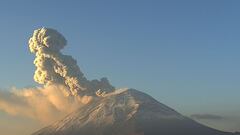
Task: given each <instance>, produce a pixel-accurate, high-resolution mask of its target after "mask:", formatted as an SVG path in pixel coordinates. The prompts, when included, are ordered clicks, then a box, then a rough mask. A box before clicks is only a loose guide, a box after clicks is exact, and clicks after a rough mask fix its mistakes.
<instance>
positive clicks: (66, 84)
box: [0, 28, 115, 123]
mask: <svg viewBox="0 0 240 135" xmlns="http://www.w3.org/2000/svg"><path fill="white" fill-rule="evenodd" d="M66 45H67V41H66V39H65V38H64V37H63V36H62V35H61V34H60V33H59V32H57V31H56V30H54V29H50V28H40V29H37V30H35V31H34V33H33V35H32V37H31V38H30V39H29V49H30V52H31V53H34V54H35V56H36V58H35V60H34V64H35V66H36V71H35V74H34V80H35V81H36V82H38V83H39V84H42V85H43V86H41V87H37V88H36V87H33V88H25V89H17V88H14V89H9V90H0V111H4V112H6V113H8V114H10V115H18V116H24V117H29V118H32V119H36V120H38V121H40V122H44V123H49V122H52V121H54V120H57V119H59V118H62V117H63V116H65V115H67V114H69V113H70V112H72V111H74V110H76V109H78V108H79V107H81V106H82V105H85V104H88V103H89V102H91V101H93V100H94V98H97V97H102V96H104V95H105V94H107V93H108V92H111V91H113V90H115V88H114V87H113V86H112V85H111V84H110V83H109V81H108V80H107V78H101V79H100V80H91V81H90V80H87V79H86V77H85V76H84V74H83V73H82V72H81V70H80V68H79V67H78V65H77V61H76V60H74V59H73V58H72V57H71V56H69V55H64V54H62V53H61V49H63V48H64V47H65V46H66Z"/></svg>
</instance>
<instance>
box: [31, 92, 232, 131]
mask: <svg viewBox="0 0 240 135" xmlns="http://www.w3.org/2000/svg"><path fill="white" fill-rule="evenodd" d="M133 134H135V135H143V134H144V135H160V134H165V135H181V134H182V135H229V134H228V133H223V132H219V131H217V130H214V129H211V128H208V127H205V126H203V125H200V124H198V123H196V122H195V121H192V120H190V119H188V118H186V117H184V116H182V115H181V114H179V113H178V112H176V111H175V110H173V109H171V108H169V107H167V106H165V105H164V104H161V103H159V102H158V101H157V100H155V99H153V98H152V97H150V96H149V95H147V94H144V93H142V92H140V91H137V90H133V89H119V90H117V91H115V92H112V93H108V94H104V95H103V96H102V97H100V98H98V99H95V101H93V102H91V103H89V104H88V105H85V106H82V107H80V108H79V109H78V110H76V111H75V112H73V113H71V114H69V115H68V116H66V117H65V118H64V119H62V120H61V121H58V122H56V123H54V124H53V125H50V126H49V127H46V128H44V129H42V130H40V131H38V132H36V133H34V134H33V135H133Z"/></svg>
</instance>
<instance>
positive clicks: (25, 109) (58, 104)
mask: <svg viewBox="0 0 240 135" xmlns="http://www.w3.org/2000/svg"><path fill="white" fill-rule="evenodd" d="M68 95H69V90H68V89H67V88H66V87H65V86H62V85H49V86H45V87H39V88H26V89H16V88H12V89H11V91H10V92H9V91H6V90H5V91H3V90H2V91H0V110H3V111H5V112H7V113H8V114H11V115H19V116H24V117H29V118H32V119H35V120H39V121H41V122H44V123H49V122H51V121H53V120H56V119H59V118H61V117H63V116H65V115H66V114H68V113H71V112H72V111H74V110H75V109H77V108H78V107H81V105H84V104H87V103H88V102H90V101H91V100H92V97H91V96H83V97H81V98H79V97H77V96H68Z"/></svg>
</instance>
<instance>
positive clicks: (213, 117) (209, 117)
mask: <svg viewBox="0 0 240 135" xmlns="http://www.w3.org/2000/svg"><path fill="white" fill-rule="evenodd" d="M190 117H191V118H193V119H196V120H222V119H223V117H222V116H220V115H215V114H192V115H191V116H190Z"/></svg>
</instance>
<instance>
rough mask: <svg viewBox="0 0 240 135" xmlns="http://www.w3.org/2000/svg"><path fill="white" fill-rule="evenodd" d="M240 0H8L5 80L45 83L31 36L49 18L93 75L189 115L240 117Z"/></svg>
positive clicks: (0, 76)
mask: <svg viewBox="0 0 240 135" xmlns="http://www.w3.org/2000/svg"><path fill="white" fill-rule="evenodd" d="M239 6H240V2H239V1H237V0H235V1H234V0H232V1H227V0H225V1H223V0H212V1H209V0H201V1H192V0H188V1H187V0H183V1H177V0H176V1H173V0H170V1H167V0H166V1H157V0H156V1H142V0H137V1H73V0H72V1H65V2H63V1H57V0H56V1H48V0H41V1H35V2H34V1H24V2H22V1H1V2H0V17H1V20H0V37H1V40H0V44H1V49H0V61H1V66H0V88H3V89H7V88H9V87H12V86H15V87H19V88H22V87H28V86H35V85H37V84H36V83H35V82H34V81H33V79H32V78H33V77H32V76H33V74H34V70H35V67H34V65H33V64H32V62H33V59H34V56H33V55H32V54H30V52H29V50H28V39H29V37H30V36H31V34H32V32H33V30H34V29H36V28H39V27H43V26H44V27H51V28H54V29H57V30H58V31H59V32H61V33H62V34H63V35H64V36H65V37H66V39H67V40H68V46H66V48H65V49H64V51H63V52H64V53H65V54H69V55H72V56H73V57H74V58H75V59H77V61H78V64H79V66H80V67H81V69H82V71H83V72H84V73H85V75H86V77H88V78H89V79H95V78H101V77H103V76H106V77H108V78H109V80H110V81H111V83H112V84H113V85H115V86H117V87H132V88H136V89H139V90H141V91H144V92H146V93H148V94H150V95H151V96H153V97H155V98H156V99H158V100H159V101H161V102H163V103H165V104H167V105H169V106H171V107H173V108H175V109H176V110H178V111H179V112H181V113H183V114H185V115H191V114H195V113H200V114H201V113H203V114H204V113H211V114H217V115H223V116H227V117H230V116H236V117H240V115H239V114H240V109H239V108H240V100H239V96H240V91H239V89H240V83H239V82H240V70H239V69H240V63H239V59H240V53H239V51H240V38H239V37H240V27H239V24H240V16H239V13H240V8H239ZM239 123H240V121H239ZM239 130H240V129H239Z"/></svg>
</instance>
